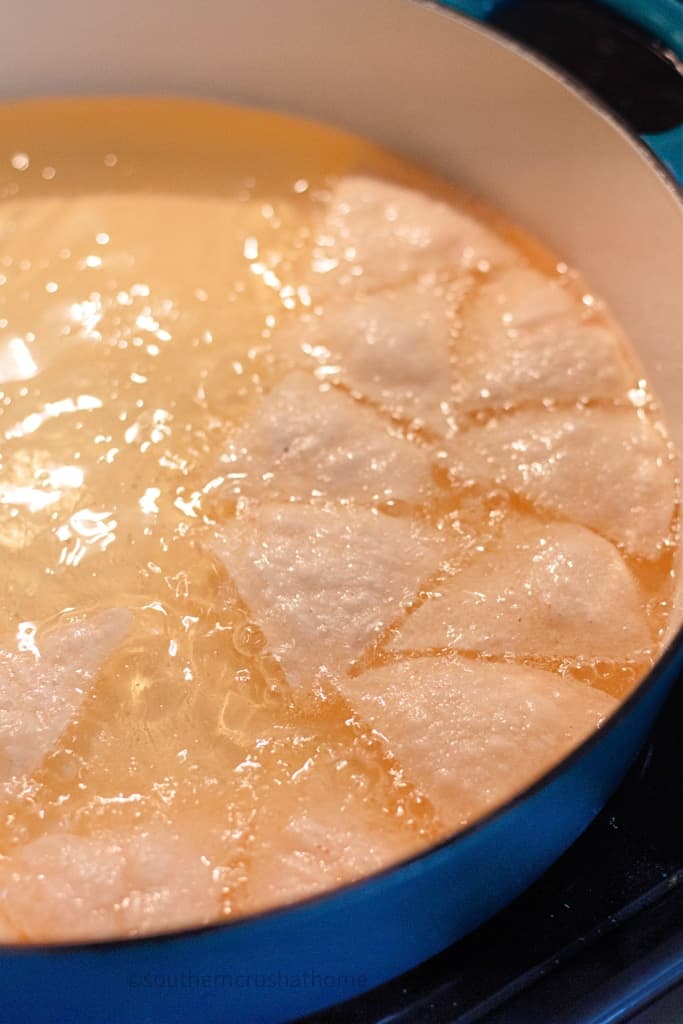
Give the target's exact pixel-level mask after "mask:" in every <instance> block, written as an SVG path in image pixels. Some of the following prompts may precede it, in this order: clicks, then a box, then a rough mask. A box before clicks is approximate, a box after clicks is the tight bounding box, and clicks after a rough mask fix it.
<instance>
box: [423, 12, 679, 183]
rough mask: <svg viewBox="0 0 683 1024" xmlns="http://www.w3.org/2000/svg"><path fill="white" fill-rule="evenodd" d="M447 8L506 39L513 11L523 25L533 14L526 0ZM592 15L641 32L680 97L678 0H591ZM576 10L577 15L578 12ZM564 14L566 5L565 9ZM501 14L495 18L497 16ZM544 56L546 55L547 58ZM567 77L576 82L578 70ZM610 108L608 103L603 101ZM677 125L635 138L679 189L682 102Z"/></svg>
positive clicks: (512, 24) (536, 43)
mask: <svg viewBox="0 0 683 1024" xmlns="http://www.w3.org/2000/svg"><path fill="white" fill-rule="evenodd" d="M441 2H443V3H444V4H445V6H447V7H451V8H455V9H456V10H458V11H460V12H461V13H462V14H466V15H468V16H469V17H472V18H477V19H479V20H481V21H491V22H492V23H493V24H494V25H495V24H497V23H498V22H499V21H500V23H501V27H504V29H505V31H506V32H507V33H508V34H510V35H513V36H515V35H517V32H516V20H517V18H516V12H517V11H518V10H519V11H520V12H521V16H522V19H521V21H520V24H523V21H524V18H526V20H527V21H528V20H529V19H532V20H533V17H534V12H533V9H531V10H528V11H526V12H525V11H524V8H525V6H526V7H529V8H533V4H528V3H527V4H525V0H441ZM550 6H551V5H550V4H548V5H545V4H544V11H543V13H544V17H547V10H548V7H550ZM586 6H587V5H586V3H585V2H582V3H581V4H580V5H579V4H577V13H576V18H577V19H585V16H586ZM592 6H593V7H594V8H595V9H596V11H599V9H600V8H603V10H602V12H601V13H602V15H603V18H604V16H605V13H607V12H605V11H604V8H605V7H607V8H611V10H612V11H613V12H614V20H615V27H616V25H617V23H619V26H620V29H621V31H622V32H623V25H624V22H623V20H622V19H624V18H625V19H627V20H628V21H630V22H631V23H632V24H633V23H635V24H636V25H637V26H638V27H639V28H640V29H641V30H642V33H643V41H644V44H645V47H647V46H648V45H649V46H650V48H651V49H652V50H654V51H656V52H657V54H658V55H659V57H660V59H661V60H662V61H665V62H667V63H668V64H669V65H670V67H669V70H670V71H672V73H673V69H675V70H677V71H678V74H679V78H680V89H681V93H682V94H683V78H681V68H680V64H679V63H678V62H679V61H683V5H682V4H681V2H680V0H656V2H653V0H594V3H593V5H592ZM579 7H581V10H579ZM564 8H565V11H566V4H565V5H564ZM499 15H500V17H499ZM519 38H520V42H523V43H526V44H527V45H529V39H525V38H524V34H523V32H520V34H519ZM534 47H535V48H536V49H538V50H540V51H541V55H543V42H542V40H541V41H540V42H539V39H538V35H534V38H533V44H532V48H534ZM546 56H547V55H546ZM550 59H551V60H553V59H555V60H556V62H558V63H560V64H561V63H562V60H561V58H559V59H558V58H557V57H553V56H552V55H550ZM572 72H573V73H575V74H578V77H579V78H580V77H581V74H580V70H579V71H578V72H577V71H576V69H575V68H572ZM608 105H609V101H608ZM678 106H679V110H680V112H681V113H680V121H681V123H678V124H675V125H674V126H671V127H667V130H665V131H645V132H643V131H641V133H640V136H641V138H642V140H643V142H644V143H645V145H646V146H648V148H649V149H650V150H651V151H652V152H653V153H654V154H655V156H656V157H657V158H658V159H659V160H660V161H661V163H663V164H664V165H665V166H666V167H667V169H668V170H669V171H670V172H671V173H672V174H673V176H674V177H675V178H676V179H677V181H678V183H679V184H681V185H683V100H681V101H680V102H679V105H678Z"/></svg>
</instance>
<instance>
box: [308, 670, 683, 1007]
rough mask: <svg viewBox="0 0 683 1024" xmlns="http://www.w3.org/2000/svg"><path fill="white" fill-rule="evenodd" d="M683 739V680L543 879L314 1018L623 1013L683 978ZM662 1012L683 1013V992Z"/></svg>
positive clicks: (645, 1002)
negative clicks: (615, 785)
mask: <svg viewBox="0 0 683 1024" xmlns="http://www.w3.org/2000/svg"><path fill="white" fill-rule="evenodd" d="M682 740H683V680H681V681H680V682H679V685H678V686H677V687H676V690H675V692H674V693H673V694H672V696H671V698H670V699H669V701H668V702H667V704H666V707H665V709H664V711H663V713H662V715H661V716H660V718H659V720H658V722H657V725H656V727H655V730H654V732H653V734H652V737H651V740H650V742H649V743H648V745H647V747H646V748H645V750H644V751H643V752H642V754H641V755H640V757H639V759H638V761H637V763H636V764H635V766H634V767H633V768H632V770H631V771H630V772H629V775H628V777H627V778H626V779H625V781H624V783H623V784H622V786H621V788H620V789H619V791H618V792H617V794H616V795H615V796H614V797H613V799H612V800H611V801H610V803H609V804H608V806H607V807H606V808H605V809H604V811H603V812H602V814H601V815H600V816H599V817H598V818H597V819H596V820H595V821H594V823H593V824H592V825H591V826H590V828H589V829H588V830H587V831H586V832H585V833H584V834H583V836H582V837H581V838H580V839H579V840H578V841H577V842H576V843H575V844H574V845H573V846H572V847H571V849H570V850H569V851H568V852H567V853H566V854H565V855H564V857H562V859H561V860H560V861H558V862H557V863H556V864H555V865H554V867H552V868H551V869H550V871H548V872H547V873H546V874H545V875H544V876H543V877H542V878H541V880H540V881H538V882H537V883H536V884H535V885H534V886H533V887H532V888H531V889H529V890H528V891H527V892H526V893H525V894H524V895H523V896H522V897H520V898H519V899H518V900H516V901H515V903H513V904H512V905H511V906H509V907H508V908H507V909H506V910H504V911H502V912H501V913H500V914H498V915H497V916H496V917H495V918H493V919H492V920H491V921H489V922H488V923H487V924H485V925H484V926H483V927H481V928H480V929H478V931H476V932H474V933H473V934H472V935H470V936H469V937H467V938H466V939H464V940H462V941H461V942H458V943H456V944H455V945H454V946H451V948H450V949H448V950H447V951H446V952H445V953H442V954H441V955H439V956H437V957H435V958H434V959H432V960H430V961H428V962H427V963H425V964H423V965H422V966H420V967H418V968H417V969H416V970H414V971H411V972H409V973H408V974H405V975H403V976H402V977H401V978H398V979H397V980H395V981H393V982H390V983H388V984H386V985H383V986H381V987H380V988H378V989H375V990H374V991H373V992H371V993H369V994H368V995H365V996H361V997H359V998H357V999H354V1000H352V1001H350V1002H348V1003H344V1004H343V1005H341V1006H339V1007H336V1008H334V1009H332V1010H327V1011H325V1012H324V1013H323V1014H319V1015H315V1016H312V1017H307V1018H306V1024H380V1022H384V1024H388V1022H389V1021H390V1022H391V1024H474V1022H477V1024H536V1022H538V1024H617V1022H619V1024H621V1022H622V1021H626V1020H631V1019H632V1015H633V1014H634V1013H635V1012H636V1011H637V1010H641V1009H642V1008H643V1007H646V1006H648V1005H650V1004H651V1002H652V1000H653V999H656V998H658V997H659V996H661V995H662V994H663V993H664V992H666V991H668V990H669V989H671V988H672V987H674V986H676V985H678V984H680V983H683V742H682ZM671 998H672V999H673V997H671ZM654 1013H655V1010H652V1016H651V1014H650V1012H649V1011H647V1012H646V1013H645V1015H644V1016H643V1017H642V1018H641V1017H638V1021H639V1022H640V1021H641V1020H642V1021H643V1024H650V1021H651V1020H652V1021H653V1022H654V1020H655V1019H657V1020H659V1018H655V1017H654ZM667 1013H669V1011H668V1010H667ZM661 1020H662V1021H664V1020H665V1021H667V1024H679V1022H680V1021H683V994H682V995H681V998H680V1000H679V1002H678V1012H676V1011H675V1010H671V1012H670V1014H669V1015H668V1016H665V1017H662V1018H661Z"/></svg>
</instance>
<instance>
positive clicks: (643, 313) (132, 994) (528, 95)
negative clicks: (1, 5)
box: [0, 0, 683, 1024]
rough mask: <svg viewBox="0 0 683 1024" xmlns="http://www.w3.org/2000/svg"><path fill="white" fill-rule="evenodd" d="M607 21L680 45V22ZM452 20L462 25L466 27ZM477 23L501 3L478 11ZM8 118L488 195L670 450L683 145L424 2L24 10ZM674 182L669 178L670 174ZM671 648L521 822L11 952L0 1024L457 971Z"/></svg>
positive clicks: (539, 867)
mask: <svg viewBox="0 0 683 1024" xmlns="http://www.w3.org/2000/svg"><path fill="white" fill-rule="evenodd" d="M610 2H611V3H612V6H620V7H622V8H624V9H628V13H629V14H630V15H631V16H632V17H636V18H638V17H642V18H643V19H644V20H645V23H646V27H647V28H648V29H649V30H650V31H652V32H654V33H656V34H659V36H660V38H661V39H662V41H663V43H665V44H666V45H668V46H669V47H670V48H674V49H675V48H676V47H681V46H682V45H683V43H682V40H681V38H680V33H681V23H680V5H679V4H678V3H677V2H676V0H659V2H658V3H650V2H649V0H643V3H642V4H641V3H636V2H634V0H621V2H620V3H617V0H610ZM451 6H452V5H451ZM460 6H461V7H462V8H463V9H466V12H467V14H469V15H478V14H486V13H489V12H490V11H492V10H493V8H494V7H495V6H496V4H495V3H493V2H488V3H486V2H483V3H475V2H473V0H470V2H463V3H462V4H461V5H460ZM0 52H1V55H2V60H1V61H0V97H2V98H7V99H9V98H15V97H24V96H40V95H68V94H81V95H82V94H98V93H99V94H112V93H118V94H122V93H148V94H150V93H151V94H157V95H159V94H172V95H191V96H196V97H207V98H213V99H227V100H230V101H232V102H237V103H243V104H247V105H255V106H264V107H269V108H273V109H281V110H284V111H289V112H293V113H298V114H301V115H303V116H307V117H313V118H317V119H320V120H324V121H328V122H331V123H334V124H337V125H339V126H341V127H344V128H348V129H351V130H354V131H356V132H358V133H360V134H364V135H367V136H369V137H371V138H373V139H375V140H376V141H377V142H379V143H381V144H383V145H385V146H387V147H389V148H391V149H394V150H396V151H398V152H401V153H403V154H405V155H406V156H408V157H410V158H415V159H419V160H420V161H422V162H423V163H425V164H426V165H428V166H430V167H431V168H432V169H434V170H435V171H437V172H439V173H441V174H442V175H444V176H446V177H448V178H452V179H454V180H456V181H458V182H460V183H462V184H463V185H465V186H466V187H468V186H469V187H471V188H472V189H473V190H474V191H476V192H478V193H479V194H480V195H481V196H482V197H483V198H484V199H487V200H489V201H491V202H492V203H494V204H495V205H497V206H498V207H500V208H502V209H503V210H504V211H507V212H508V213H509V214H510V215H511V216H512V218H513V219H514V220H516V221H517V222H519V223H520V224H522V225H524V226H525V227H526V228H528V229H530V230H531V231H532V232H535V233H536V234H537V235H538V236H540V238H541V239H543V240H544V241H545V242H546V243H547V244H548V245H549V246H551V247H552V248H553V249H554V250H555V251H556V252H558V253H560V254H561V255H562V258H564V259H566V260H567V261H568V262H569V263H571V264H574V265H576V266H578V267H580V268H581V270H582V271H583V272H584V274H585V275H586V277H587V279H588V280H589V281H590V282H591V284H592V285H594V287H595V288H596V290H597V292H598V293H599V294H601V295H602V296H603V297H604V298H605V299H606V300H607V302H608V303H609V304H610V306H611V308H612V310H613V311H614V313H615V314H616V316H617V318H618V319H619V320H620V321H621V323H622V324H623V326H624V327H625V329H626V331H627V333H628V334H629V336H630V338H631V339H632V341H633V343H634V345H635V347H636V349H637V351H638V353H639V355H640V358H641V359H642V362H643V364H644V366H645V368H646V372H647V376H648V378H649V380H650V381H651V383H652V385H653V387H654V389H655V390H656V392H657V393H658V395H659V397H660V399H661V401H662V403H663V407H664V411H665V417H666V420H667V422H668V426H669V429H670V431H671V434H672V436H673V437H674V438H676V439H680V437H681V423H682V405H683V389H682V386H681V385H682V381H683V374H682V370H683V305H682V301H681V282H682V280H683V276H682V275H683V205H682V204H681V196H680V193H679V192H678V191H677V188H676V185H675V182H674V179H673V175H672V173H671V172H672V170H673V165H674V163H675V162H676V161H677V160H680V159H681V157H682V156H683V150H682V149H681V141H682V140H681V136H680V134H679V135H678V136H677V135H676V134H675V133H673V134H672V133H668V134H666V135H663V136H659V137H656V138H652V139H650V142H651V144H652V145H653V146H656V147H657V149H658V151H659V153H660V156H661V157H662V161H663V162H662V161H660V160H659V159H657V157H655V156H653V153H652V151H651V150H649V149H648V148H647V147H646V145H645V144H644V143H643V142H642V140H640V139H638V138H637V137H636V136H635V135H633V134H631V133H630V132H629V131H628V130H627V129H626V128H625V127H624V126H623V125H622V124H620V123H618V121H617V120H616V119H615V118H614V117H612V116H610V114H608V113H607V111H606V110H605V109H603V108H602V107H601V106H600V104H598V103H597V101H595V99H594V98H592V97H591V96H590V95H588V94H587V93H586V92H584V91H583V90H582V89H581V88H580V87H577V86H576V84H575V83H573V82H572V81H569V80H568V79H567V78H566V77H565V76H563V74H562V73H561V72H559V71H558V70H556V69H554V68H552V67H550V66H548V65H546V64H544V63H542V62H541V61H539V60H538V59H537V58H536V57H534V56H532V55H531V54H530V53H528V52H526V51H525V50H524V49H522V48H521V47H520V46H519V45H517V44H516V43H514V42H513V41H512V40H510V39H508V38H506V37H504V36H502V35H501V34H499V33H498V32H495V31H492V30H491V29H490V28H488V27H486V26H484V25H481V24H477V23H475V21H474V20H472V19H471V18H470V17H463V16H462V15H461V14H457V13H454V12H453V11H452V10H447V9H446V7H445V5H443V4H441V5H440V4H428V3H418V2H414V0H372V2H371V3H367V4H363V5H361V4H357V5H354V4H350V3H349V2H348V0H288V2H286V3H275V2H272V0H271V2H269V0H195V2H194V3H187V2H186V0H164V2H163V3H162V2H160V0H117V2H116V3H114V4H111V3H110V4H104V3H101V4H100V3H98V2H97V0H60V3H58V4H55V3H51V2H48V0H23V2H22V3H21V4H16V5H11V6H9V7H8V8H7V10H6V11H5V12H4V14H3V32H2V37H1V39H0ZM665 163H667V164H668V170H667V168H666V167H665ZM682 609H683V602H681V600H680V595H679V602H678V605H677V608H676V612H675V614H674V616H673V626H672V629H671V631H670V637H669V643H668V646H667V648H666V650H665V652H664V653H663V655H662V656H661V658H660V660H659V662H658V663H657V665H656V666H655V668H654V669H653V670H652V671H651V672H650V674H649V676H648V678H647V679H646V680H645V681H644V682H643V683H642V684H641V685H640V686H639V687H638V689H637V690H636V692H635V693H633V694H632V695H631V696H630V697H629V699H628V700H626V701H625V702H624V703H623V705H622V706H621V707H620V709H619V710H618V712H617V713H616V714H615V715H614V717H613V718H612V719H611V720H610V721H609V722H608V723H607V724H606V726H605V727H604V728H603V729H601V730H600V732H599V733H596V734H595V735H593V736H592V737H590V738H589V739H588V740H587V741H586V742H584V743H583V744H582V745H581V746H580V747H579V748H578V749H577V750H576V751H575V752H574V753H573V754H572V755H571V756H570V757H568V758H567V759H566V760H565V761H563V762H562V763H561V764H560V765H559V766H558V767H556V768H555V769H554V770H553V771H551V772H549V773H548V774H547V775H546V776H545V777H543V778H542V779H541V780H539V781H538V782H537V783H536V784H534V785H533V786H531V787H529V788H528V789H526V790H525V791H524V792H523V793H521V794H520V795H519V796H517V797H516V798H515V799H513V800H512V801H510V802H509V803H507V804H506V805H505V806H503V807H502V808H500V809H499V810H497V811H496V812H495V813H493V814H489V815H488V816H487V817H486V818H484V819H483V820H481V821H479V822H477V823H476V824H475V825H473V826H472V827H470V828H468V829H467V830H466V831H464V832H461V833H459V834H458V835H456V836H455V837H453V838H450V839H446V840H444V841H443V842H441V843H439V844H438V845H437V846H435V847H433V848H432V849H430V850H428V851H427V852H424V853H422V854H421V855H419V856H417V857H414V858H412V859H411V860H408V861H406V862H404V863H402V864H399V865H398V866H396V867H392V868H390V869H387V870H384V871H382V872H379V873H378V874H375V875H373V876H372V877H370V878H367V879H365V880H362V881H359V882H357V883H355V884H352V885H348V886H345V887H343V888H341V889H338V890H336V891H334V892H332V893H329V894H327V895H323V896H319V897H316V898H313V899H309V900H306V901H304V902H301V903H298V904H296V905H294V906H291V907H287V908H284V909H281V910H275V911H270V912H265V913H260V914H257V915H254V916H252V917H248V918H245V919H243V920H238V921H235V922H234V923H227V924H221V925H216V926H213V927H208V928H203V929H200V930H189V931H184V932H180V933H174V934H172V935H168V936H163V937H152V938H145V939H138V940H126V941H121V942H107V943H100V944H90V945H62V946H58V945H54V946H50V947H40V948H36V947H32V948H28V949H27V948H24V949H21V948H9V947H5V948H4V949H3V951H2V953H1V954H0V1020H1V1021H2V1022H3V1024H13V1022H22V1024H28V1022H41V1024H42V1022H50V1024H52V1022H54V1024H67V1022H71V1021H79V1022H87V1024H90V1022H93V1024H108V1022H111V1024H123V1022H131V1024H143V1022H145V1024H152V1022H154V1024H173V1022H184V1024H186V1022H194V1021H198V1022H199V1021H201V1022H202V1024H211V1022H215V1024H219V1022H220V1024H227V1022H239V1024H242V1022H244V1024H259V1022H263V1024H267V1022H268V1024H275V1022H278V1021H286V1020H289V1019H291V1018H293V1017H295V1016H298V1015H300V1014H303V1013H305V1012H310V1011H313V1010H315V1009H319V1008H321V1007H324V1006H326V1005H330V1004H332V1003H337V1002H340V1001H342V1000H343V999H347V998H351V997H352V996H354V995H357V994H358V993H359V992H361V991H363V990H364V989H367V988H370V987H372V986H374V985H377V984H379V983H380V982H382V981H384V980H386V979H387V978H389V977H391V976H393V975H396V974H398V973H400V972H402V971H404V970H406V969H407V968H409V967H411V966H413V965H414V964H416V963H417V962H419V961H421V960H424V959H426V958H427V957H429V956H431V955H433V954H434V953H436V952H437V951H439V950H441V949H443V948H444V947H445V946H447V945H448V944H450V943H452V942H453V941H454V940H456V939H458V938H459V937H460V936H462V935H464V934H465V933H466V932H468V931H469V930H470V929H472V928H474V927H475V926H476V925H478V924H479V923H480V922H482V921H484V920H485V919H486V918H487V917H489V916H490V915H492V914H493V913H494V912H495V911H497V910H498V909H500V908H501V907H502V906H503V905H504V904H505V903H507V902H508V901H510V900H512V899H513V898H514V897H515V896H517V895H518V894H519V893H520V892H521V891H522V890H523V889H525V887H527V886H528V885H530V884H531V882H533V881H534V879H536V878H537V877H538V876H539V875H540V874H541V873H542V872H543V871H544V869H546V868H547V867H548V866H549V865H550V864H551V863H552V861H553V860H555V859H556V858H557V857H558V856H559V855H560V854H561V853H562V852H563V851H564V850H566V849H567V847H568V846H569V845H570V844H571V843H572V842H573V841H574V840H575V839H576V838H577V836H578V835H579V834H580V833H581V832H582V831H583V829H585V828H586V826H587V825H588V824H589V822H590V821H591V819H592V818H593V817H594V816H595V814H596V813H597V812H598V811H599V810H600V808H601V807H602V806H603V804H604V803H605V801H606V800H607V798H608V797H609V796H610V794H611V793H612V791H613V790H614V789H615V787H616V786H617V784H618V783H619V781H620V779H621V778H622V776H623V775H624V774H625V772H626V770H627V768H628V766H629V764H630V763H631V762H632V761H633V759H634V757H635V756H636V754H637V752H638V750H639V748H640V747H641V745H642V744H643V741H644V739H645V737H646V735H647V733H648V730H649V729H650V727H651V725H652V722H653V720H654V718H655V716H656V714H657V712H658V710H659V708H660V706H661V704H662V702H663V700H664V698H665V696H666V694H667V692H668V691H669V689H670V688H671V687H672V686H673V684H674V682H675V680H676V678H677V676H678V675H679V673H680V671H681V668H682V666H683V634H682V633H681V632H678V634H677V635H675V633H676V629H677V628H678V627H679V626H680V622H681V619H682V617H683V616H682Z"/></svg>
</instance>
